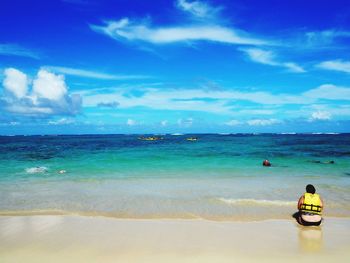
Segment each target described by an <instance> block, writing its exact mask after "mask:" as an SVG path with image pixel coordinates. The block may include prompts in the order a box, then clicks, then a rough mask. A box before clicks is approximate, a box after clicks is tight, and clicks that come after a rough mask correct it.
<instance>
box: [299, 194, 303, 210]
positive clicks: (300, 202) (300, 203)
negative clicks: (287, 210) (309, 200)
mask: <svg viewBox="0 0 350 263" xmlns="http://www.w3.org/2000/svg"><path fill="white" fill-rule="evenodd" d="M303 203H304V195H302V196H300V198H299V201H298V210H301V206H302V204H303Z"/></svg>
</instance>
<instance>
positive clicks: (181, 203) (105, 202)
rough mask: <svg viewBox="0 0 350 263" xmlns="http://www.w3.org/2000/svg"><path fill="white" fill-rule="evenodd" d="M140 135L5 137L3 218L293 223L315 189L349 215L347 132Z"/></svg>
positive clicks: (0, 176) (330, 210) (334, 212)
mask: <svg viewBox="0 0 350 263" xmlns="http://www.w3.org/2000/svg"><path fill="white" fill-rule="evenodd" d="M193 136H196V137H198V140H197V141H188V140H186V138H188V137H193ZM138 137H139V136H138V135H76V136H68V135H66V136H63V135H62V136H12V137H11V136H2V137H0V215H8V214H82V215H102V216H111V217H118V218H205V219H211V220H259V219H268V218H290V217H291V215H292V214H293V213H294V212H296V203H297V200H298V198H299V196H300V195H301V194H303V193H304V190H305V185H306V184H309V183H311V184H314V185H315V187H316V189H317V192H318V193H320V194H321V196H322V198H323V200H324V203H325V210H324V215H325V216H335V217H349V216H350V134H231V135H230V134H229V135H226V134H225V135H224V134H223V135H220V134H198V135H162V138H163V139H162V140H156V141H144V140H139V139H138ZM264 159H269V160H270V161H271V163H272V166H271V167H263V166H262V161H263V160H264ZM329 161H334V163H333V164H329V163H327V162H329ZM60 171H61V172H60Z"/></svg>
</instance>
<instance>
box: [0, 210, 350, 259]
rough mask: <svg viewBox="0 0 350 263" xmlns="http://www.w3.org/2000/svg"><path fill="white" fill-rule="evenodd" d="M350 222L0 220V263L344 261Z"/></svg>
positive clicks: (50, 217) (53, 217) (63, 217)
mask: <svg viewBox="0 0 350 263" xmlns="http://www.w3.org/2000/svg"><path fill="white" fill-rule="evenodd" d="M349 229H350V219H349V218H346V219H344V218H342V219H341V218H326V219H325V222H323V224H322V225H321V227H302V226H299V225H298V224H297V223H296V222H295V221H294V219H269V220H264V221H250V222H245V221H210V220H206V219H116V218H109V217H108V218H107V217H100V216H97V217H96V216H71V215H70V216H67V215H36V216H0V258H2V262H9V263H10V262H23V261H25V262H41V261H42V262H44V261H46V262H62V261H63V260H64V261H65V262H119V261H120V262H150V261H153V262H156V263H157V262H175V261H176V262H178V261H179V260H181V261H182V262H232V260H235V259H237V260H239V262H261V261H262V260H268V261H269V262H280V261H283V262H295V260H298V261H299V262H300V261H301V262H307V261H309V260H311V259H312V260H318V262H330V261H331V260H339V261H340V262H345V261H346V259H347V258H349V256H350V235H349V234H348V233H349Z"/></svg>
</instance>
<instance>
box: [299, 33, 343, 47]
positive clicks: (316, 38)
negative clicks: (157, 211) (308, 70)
mask: <svg viewBox="0 0 350 263" xmlns="http://www.w3.org/2000/svg"><path fill="white" fill-rule="evenodd" d="M305 36H306V43H304V45H306V46H311V47H324V46H329V45H331V44H333V42H334V40H335V39H337V38H347V37H350V32H347V31H339V30H335V29H328V30H323V31H311V32H307V33H306V34H305Z"/></svg>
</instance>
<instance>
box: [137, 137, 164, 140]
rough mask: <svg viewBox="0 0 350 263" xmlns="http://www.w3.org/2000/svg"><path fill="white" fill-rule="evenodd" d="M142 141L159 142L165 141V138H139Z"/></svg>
mask: <svg viewBox="0 0 350 263" xmlns="http://www.w3.org/2000/svg"><path fill="white" fill-rule="evenodd" d="M138 139H139V140H141V141H158V140H163V137H159V136H149V137H143V136H142V137H139V138H138Z"/></svg>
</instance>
